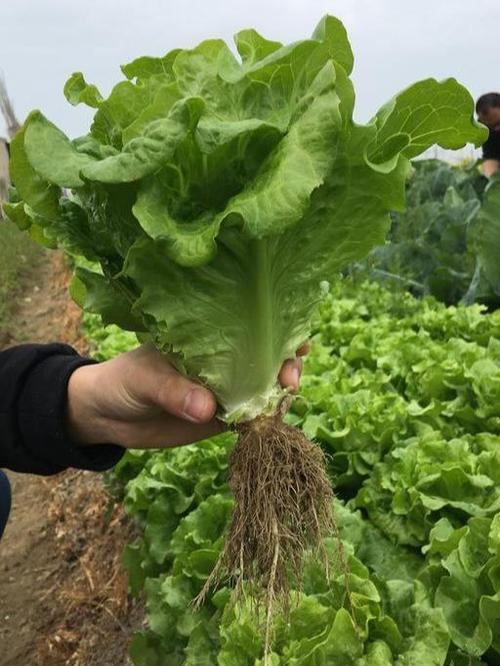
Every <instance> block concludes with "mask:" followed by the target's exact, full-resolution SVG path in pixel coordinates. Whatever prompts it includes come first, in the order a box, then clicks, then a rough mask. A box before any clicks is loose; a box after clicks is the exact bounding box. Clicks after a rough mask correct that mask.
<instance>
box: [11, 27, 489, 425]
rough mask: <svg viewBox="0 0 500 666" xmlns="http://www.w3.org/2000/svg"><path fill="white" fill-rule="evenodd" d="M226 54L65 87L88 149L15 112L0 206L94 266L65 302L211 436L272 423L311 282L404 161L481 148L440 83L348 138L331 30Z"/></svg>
mask: <svg viewBox="0 0 500 666" xmlns="http://www.w3.org/2000/svg"><path fill="white" fill-rule="evenodd" d="M235 43H236V48H237V51H238V54H239V57H237V56H235V55H234V54H233V52H232V51H231V50H230V49H229V48H228V46H227V45H226V44H225V43H224V42H223V41H221V40H217V39H213V40H207V41H204V42H202V43H201V44H200V45H199V46H197V47H196V48H194V49H191V50H179V49H176V50H173V51H170V52H169V53H168V54H167V55H166V56H164V57H160V58H152V57H142V58H138V59H137V60H134V61H133V62H131V63H129V64H128V65H125V66H123V67H122V71H123V73H124V75H125V77H126V79H125V80H123V81H121V82H120V83H118V84H117V85H116V86H115V87H114V88H113V90H112V92H111V94H110V95H109V97H108V98H107V99H104V98H103V96H101V94H100V93H99V91H98V90H97V88H96V87H95V86H93V85H88V84H87V83H86V82H85V80H84V78H83V76H82V75H81V74H80V73H78V74H73V76H72V77H71V78H70V79H69V81H68V82H67V84H66V87H65V94H66V97H67V99H68V100H69V102H70V103H71V104H79V103H85V104H87V105H89V106H91V107H93V108H95V109H96V113H95V116H94V120H93V123H92V126H91V128H90V132H89V133H88V134H87V135H86V136H83V137H80V138H78V139H75V140H73V141H70V140H69V139H68V138H67V137H66V136H65V135H64V134H63V133H62V132H61V131H60V130H59V129H57V128H56V127H55V126H54V125H53V124H52V123H50V122H49V121H48V120H47V119H46V118H45V117H44V116H43V115H42V114H41V113H40V112H39V111H34V112H32V113H31V114H30V116H29V117H28V119H27V121H26V123H25V124H24V127H23V128H22V130H21V131H20V133H19V134H18V135H17V136H16V138H15V139H14V141H13V144H12V162H11V170H12V177H13V181H14V183H15V185H16V188H17V194H18V197H19V199H18V200H17V202H16V203H12V204H11V205H9V206H7V213H8V215H9V216H10V217H11V218H12V219H13V220H15V221H17V223H18V224H20V226H22V227H23V228H27V227H29V228H30V229H31V234H32V235H34V236H35V237H36V238H38V239H42V240H45V242H48V243H49V244H54V243H55V244H59V245H62V246H63V247H64V248H66V249H67V250H69V251H72V252H75V253H77V254H83V255H84V256H85V257H86V258H87V259H89V260H91V261H98V262H99V263H100V265H101V267H102V275H101V274H98V273H93V272H89V271H88V270H83V269H80V270H79V271H78V277H77V281H76V282H75V284H74V287H73V294H74V296H75V298H76V299H77V301H78V302H79V303H80V304H81V305H82V306H83V307H84V308H86V309H88V310H90V311H93V312H96V313H99V314H101V315H102V317H103V319H104V321H105V322H107V323H115V324H118V325H119V326H121V327H122V328H126V329H129V330H132V331H135V332H141V333H147V334H148V335H149V336H150V337H151V338H152V339H153V340H154V342H155V343H156V345H157V346H158V347H159V348H160V349H161V350H163V351H165V352H166V353H168V354H170V355H171V356H172V358H173V359H174V361H175V362H176V364H177V366H178V367H179V368H180V369H181V370H183V371H185V372H186V373H188V374H189V375H191V376H193V377H196V378H198V379H199V380H201V381H202V382H204V383H206V384H207V385H208V386H210V387H211V388H212V389H213V390H214V392H215V393H216V395H217V398H218V400H219V402H220V404H221V406H222V408H223V410H224V413H225V416H226V418H227V419H228V420H237V419H248V418H252V417H254V416H256V415H257V414H259V413H261V412H265V411H266V410H269V409H272V408H274V406H275V404H276V399H277V398H278V396H279V389H278V388H277V386H276V377H277V374H278V370H279V368H280V366H281V364H282V362H283V361H284V359H286V358H288V357H290V356H292V355H293V354H294V352H295V349H296V348H297V347H298V345H299V344H300V343H301V342H302V341H303V340H304V339H305V338H306V337H307V336H308V333H309V328H310V321H311V318H312V316H313V313H314V311H315V307H316V305H317V303H318V302H319V300H320V299H321V297H322V294H323V292H324V289H325V286H326V283H327V282H328V281H330V280H331V279H332V278H333V277H335V276H336V275H337V274H338V272H339V271H340V270H341V269H342V268H344V267H345V266H346V265H347V264H349V263H350V262H352V261H353V260H358V259H361V258H362V257H364V256H365V255H366V254H367V253H368V251H369V250H370V249H371V248H372V247H374V246H375V245H377V244H380V243H381V242H382V241H383V240H384V238H385V235H386V232H387V230H388V226H389V220H388V212H389V211H391V210H402V209H403V207H404V184H405V180H406V177H407V174H408V172H409V160H410V159H411V158H413V157H415V156H417V155H419V154H420V153H421V152H422V151H424V150H426V149H427V148H428V147H429V146H431V145H433V144H439V145H441V146H442V147H444V148H459V147H461V146H463V145H464V144H466V143H467V142H472V143H474V144H476V145H479V144H481V143H482V142H483V141H484V139H485V138H486V130H485V129H484V128H483V127H481V126H479V125H478V124H476V123H475V121H474V120H473V102H472V99H471V98H470V96H469V94H468V92H467V91H466V90H465V89H464V88H463V87H462V86H461V85H459V84H458V83H457V82H456V81H455V80H454V79H447V80H445V81H442V82H438V81H435V80H433V79H428V80H424V81H420V82H419V83H416V84H414V85H413V86H410V87H409V88H407V89H406V90H404V91H403V92H402V93H400V94H399V95H397V96H396V97H394V98H393V99H392V100H390V101H389V102H388V103H387V104H386V105H385V106H383V107H382V108H381V110H380V111H379V112H378V113H377V114H376V116H375V117H374V118H373V119H372V121H371V122H370V123H369V124H367V125H364V126H363V125H357V124H355V123H354V122H353V119H352V114H353V108H354V90H353V86H352V83H351V81H350V79H349V75H350V73H351V70H352V67H353V56H352V51H351V47H350V45H349V42H348V39H347V35H346V32H345V29H344V27H343V25H342V24H341V23H340V21H338V20H337V19H335V18H333V17H331V16H327V17H325V18H323V19H322V20H321V22H320V23H319V25H318V27H317V28H316V30H315V31H314V33H313V36H312V38H311V39H306V40H303V41H299V42H295V43H293V44H290V45H287V46H283V45H282V44H280V43H278V42H274V41H269V40H267V39H264V38H263V37H261V36H260V35H259V34H258V33H257V32H255V31H254V30H244V31H242V32H240V33H238V34H237V35H236V37H235ZM388 64H389V63H388ZM65 189H67V190H70V193H69V195H68V196H66V195H64V190H65Z"/></svg>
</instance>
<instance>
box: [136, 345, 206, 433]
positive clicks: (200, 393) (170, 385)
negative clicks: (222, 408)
mask: <svg viewBox="0 0 500 666" xmlns="http://www.w3.org/2000/svg"><path fill="white" fill-rule="evenodd" d="M138 374H139V373H138ZM140 376H141V379H142V382H143V387H144V390H145V391H146V394H147V396H148V398H149V399H150V401H151V402H152V403H153V404H154V405H156V406H158V407H160V408H161V409H163V410H164V411H166V412H168V413H169V414H173V415H175V416H177V417H179V418H181V419H185V420H187V421H191V422H192V423H207V422H209V421H210V420H212V419H213V417H214V415H215V411H216V409H217V402H216V400H215V397H214V395H213V393H212V392H211V391H209V390H208V389H206V388H205V387H204V386H201V384H197V383H195V382H193V381H191V380H190V379H188V378H187V377H184V375H182V374H181V373H180V372H178V371H177V370H176V369H175V368H174V367H173V366H172V365H171V364H170V363H169V361H168V359H167V358H165V356H163V355H162V354H160V353H159V352H157V351H156V350H154V351H153V350H152V349H151V348H144V349H143V354H142V358H141V363H140Z"/></svg>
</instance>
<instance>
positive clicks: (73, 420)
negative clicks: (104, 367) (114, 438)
mask: <svg viewBox="0 0 500 666" xmlns="http://www.w3.org/2000/svg"><path fill="white" fill-rule="evenodd" d="M99 376H100V367H99V365H98V364H95V365H94V364H93V365H83V366H81V367H79V368H77V369H76V370H75V371H74V372H73V373H72V375H71V377H70V378H69V382H68V404H67V429H68V432H69V435H70V437H71V439H72V440H73V441H75V442H76V443H77V444H80V445H82V446H85V445H92V444H102V443H104V442H106V432H105V428H104V423H103V419H102V416H101V415H100V413H99V410H98V408H97V402H98V400H97V397H98V392H99V390H100V381H99Z"/></svg>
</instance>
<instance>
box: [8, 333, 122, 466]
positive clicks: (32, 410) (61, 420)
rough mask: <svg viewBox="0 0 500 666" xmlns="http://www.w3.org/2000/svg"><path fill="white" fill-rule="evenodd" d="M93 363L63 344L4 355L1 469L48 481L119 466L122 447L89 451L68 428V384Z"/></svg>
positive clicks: (27, 347)
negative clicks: (75, 471) (72, 470)
mask: <svg viewBox="0 0 500 666" xmlns="http://www.w3.org/2000/svg"><path fill="white" fill-rule="evenodd" d="M89 363H91V361H90V360H89V359H83V358H81V357H79V356H78V355H77V354H76V352H75V351H74V350H73V349H72V348H71V347H68V346H67V345H59V344H53V345H22V346H19V347H14V348H12V349H8V350H6V351H3V352H0V467H7V468H9V469H12V470H14V471H19V472H30V473H34V474H43V475H48V474H55V473H57V472H60V471H62V470H64V469H66V468H67V467H77V468H80V469H89V470H103V469H107V468H109V467H111V466H112V465H113V464H115V463H116V462H117V461H118V460H119V458H120V456H121V454H122V452H121V449H119V447H115V446H111V445H106V446H101V447H91V449H92V450H87V449H84V448H82V447H81V446H80V442H78V441H76V440H74V439H73V437H72V433H71V431H70V428H69V427H68V422H67V410H68V404H67V391H68V384H69V381H70V378H71V377H72V375H73V373H74V372H75V371H76V370H77V369H78V368H81V367H82V366H85V365H86V364H89Z"/></svg>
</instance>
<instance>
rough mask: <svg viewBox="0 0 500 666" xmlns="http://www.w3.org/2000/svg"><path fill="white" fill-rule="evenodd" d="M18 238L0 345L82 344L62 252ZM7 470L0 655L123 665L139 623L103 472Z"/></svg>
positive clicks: (33, 663) (120, 528)
mask: <svg viewBox="0 0 500 666" xmlns="http://www.w3.org/2000/svg"><path fill="white" fill-rule="evenodd" d="M14 238H15V242H16V249H15V251H16V252H17V253H18V258H19V253H20V254H21V255H22V256H25V257H26V259H25V260H24V261H18V262H17V266H21V270H18V271H17V273H14V272H13V271H12V270H11V268H8V267H7V261H4V262H3V263H2V267H3V269H4V275H2V276H0V277H2V278H3V280H1V283H2V284H3V285H6V284H7V282H6V281H7V278H8V280H9V287H8V289H5V290H4V292H3V294H2V303H3V306H4V307H3V309H2V313H3V314H2V318H1V320H0V349H1V348H5V347H8V346H11V345H14V344H18V343H22V342H27V341H30V342H49V341H55V340H59V341H64V342H67V343H69V344H72V345H73V346H76V347H77V348H78V349H79V351H82V352H85V351H86V349H85V347H86V343H85V341H84V340H82V339H80V337H79V312H78V310H77V308H76V306H74V305H73V303H72V302H71V300H70V299H69V297H68V295H67V280H68V271H67V269H66V267H65V265H64V262H63V259H62V257H61V256H60V255H58V254H57V253H53V252H51V253H48V252H43V251H42V250H39V249H35V248H34V247H32V246H31V245H30V244H28V243H27V242H26V241H24V242H23V241H21V240H20V239H19V238H18V237H17V236H15V235H14ZM1 271H2V268H0V273H1ZM7 271H8V272H7ZM8 475H9V477H10V479H11V482H12V486H13V509H12V515H11V520H10V522H9V525H8V527H7V530H6V533H5V536H4V539H3V540H2V542H1V543H0V644H1V646H2V647H1V652H0V663H1V664H2V666H21V665H22V666H38V665H40V666H49V665H50V666H58V665H60V664H61V665H62V664H68V665H72V666H93V665H95V666H97V665H98V666H118V665H121V664H127V663H128V657H127V643H128V638H129V636H130V634H131V633H132V632H133V631H134V630H135V629H137V628H138V627H139V626H140V624H141V621H142V609H141V608H140V607H139V606H137V605H135V604H133V603H132V602H131V601H130V599H129V597H128V595H127V581H126V576H125V574H124V572H123V570H122V568H121V566H120V556H121V551H122V548H123V545H124V543H125V542H126V541H127V540H128V539H129V538H130V537H131V529H132V528H131V527H130V525H129V523H128V521H127V520H126V518H125V516H124V514H123V512H122V510H121V509H120V508H119V507H116V506H115V507H113V506H109V510H108V511H106V506H107V505H109V500H108V496H107V494H106V491H105V490H104V487H103V483H102V478H101V477H100V476H98V475H93V474H89V473H82V472H75V471H69V472H66V473H63V474H60V475H58V476H56V477H51V478H43V477H37V476H33V475H19V474H14V473H11V472H8Z"/></svg>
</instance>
